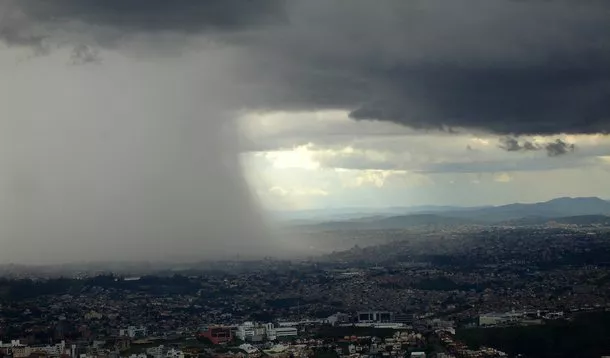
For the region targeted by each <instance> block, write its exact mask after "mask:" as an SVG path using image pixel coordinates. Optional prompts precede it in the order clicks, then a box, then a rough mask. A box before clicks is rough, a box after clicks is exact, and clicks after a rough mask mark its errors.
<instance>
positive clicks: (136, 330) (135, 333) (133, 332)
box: [119, 326, 148, 338]
mask: <svg viewBox="0 0 610 358" xmlns="http://www.w3.org/2000/svg"><path fill="white" fill-rule="evenodd" d="M119 336H121V337H129V338H143V337H146V336H148V330H147V329H146V327H136V326H129V327H127V328H126V329H121V330H119Z"/></svg>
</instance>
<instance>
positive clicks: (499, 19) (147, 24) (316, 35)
mask: <svg viewBox="0 0 610 358" xmlns="http://www.w3.org/2000/svg"><path fill="white" fill-rule="evenodd" d="M4 3H5V9H6V8H7V5H6V4H8V8H10V9H12V14H13V15H12V17H10V16H9V17H8V18H9V19H10V18H18V19H20V20H19V21H15V20H13V23H14V24H16V25H14V26H11V22H10V21H8V22H7V20H4V22H5V24H3V26H2V28H3V30H2V31H1V32H0V33H2V34H4V35H3V38H4V39H5V41H6V42H7V43H17V42H20V41H21V42H23V43H24V44H31V43H37V42H38V41H42V39H45V38H47V37H49V36H51V37H52V36H53V34H54V35H55V36H59V35H58V34H59V33H60V32H61V31H59V30H58V29H61V28H62V27H64V28H69V26H77V25H75V24H80V25H82V26H84V28H85V29H86V31H85V33H87V34H88V35H90V37H91V41H97V44H98V45H100V46H107V47H113V46H118V44H119V43H120V42H121V41H122V40H123V39H124V38H125V37H129V36H133V35H138V34H159V33H179V34H183V35H186V36H193V37H196V36H202V37H206V36H207V37H208V38H210V39H212V40H213V41H216V42H218V43H220V44H224V45H225V46H231V47H234V48H236V49H239V50H238V53H239V54H236V57H241V58H232V59H231V62H232V63H233V66H234V68H233V71H234V73H236V76H238V78H239V80H240V81H242V82H243V84H246V85H248V86H249V89H250V90H251V91H253V92H256V93H257V94H256V95H255V96H252V97H250V98H251V99H252V101H250V102H248V103H244V104H243V105H244V106H248V107H249V108H252V109H260V110H317V109H345V110H348V111H350V112H351V117H352V118H354V119H373V120H388V121H393V122H396V123H400V124H404V125H407V126H410V127H413V128H417V129H427V130H429V129H432V130H453V129H459V128H465V129H469V130H482V131H487V132H493V133H498V134H503V135H506V134H508V135H523V134H544V135H551V134H557V133H608V131H609V130H610V107H609V106H608V105H607V103H608V101H609V100H610V65H608V64H609V63H610V5H609V4H608V3H607V2H604V1H587V2H573V1H556V2H544V1H508V0H506V1H496V2H488V1H481V0H467V1H461V2H459V3H455V2H451V3H447V2H445V1H437V0H432V1H409V2H404V1H387V2H384V3H383V4H381V3H377V2H370V1H361V0H356V1H350V2H342V1H333V0H331V1H319V0H313V1H294V0H293V1H272V0H265V1H256V2H253V1H238V0H231V1H205V2H193V1H187V0H184V1H181V0H179V1H172V2H167V1H160V0H154V1H144V0H131V1H118V0H110V1H103V0H83V1H78V2H46V1H42V0H24V1H9V2H7V0H4ZM5 11H6V10H5ZM5 18H7V17H6V16H5ZM7 23H8V25H6V24H7ZM25 23H27V24H29V25H28V26H26V25H24V24H25ZM63 36H64V40H65V38H69V37H70V36H69V35H66V34H63ZM242 55H243V56H242Z"/></svg>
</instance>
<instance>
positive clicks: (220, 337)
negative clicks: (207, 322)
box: [199, 326, 233, 344]
mask: <svg viewBox="0 0 610 358" xmlns="http://www.w3.org/2000/svg"><path fill="white" fill-rule="evenodd" d="M199 335H200V336H201V337H206V338H207V339H209V340H210V341H211V342H212V343H214V344H224V343H228V342H231V341H232V340H233V333H232V332H231V328H230V327H222V326H215V327H208V329H207V330H206V331H204V332H201V333H200V334H199Z"/></svg>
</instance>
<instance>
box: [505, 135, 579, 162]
mask: <svg viewBox="0 0 610 358" xmlns="http://www.w3.org/2000/svg"><path fill="white" fill-rule="evenodd" d="M498 148H500V149H503V150H505V151H507V152H531V151H537V150H543V149H544V150H546V153H547V155H548V156H549V157H557V156H560V155H564V154H567V153H570V152H573V151H574V150H575V149H576V145H575V144H573V143H566V142H565V141H563V140H562V139H559V138H558V139H555V140H554V141H551V142H548V143H534V142H531V141H529V140H523V141H521V142H520V141H519V139H517V138H514V137H502V138H500V144H499V145H498Z"/></svg>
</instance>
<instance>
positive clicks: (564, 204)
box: [291, 197, 610, 230]
mask: <svg viewBox="0 0 610 358" xmlns="http://www.w3.org/2000/svg"><path fill="white" fill-rule="evenodd" d="M377 210H378V211H377V212H375V211H374V210H372V209H368V210H367V211H363V210H361V211H359V212H358V211H352V212H349V211H347V210H346V211H345V212H342V213H328V214H327V216H326V217H325V218H324V217H318V216H317V215H311V214H312V212H310V213H309V214H310V216H309V217H307V216H306V215H305V216H303V217H301V218H298V219H293V220H292V221H291V224H292V225H293V226H301V227H307V228H312V229H320V230H340V229H343V230H345V229H354V230H367V229H371V230H373V229H401V228H415V227H427V228H444V227H453V226H460V225H498V224H503V225H514V226H528V225H543V224H545V223H549V222H551V221H553V222H557V223H562V224H578V225H595V224H600V225H610V201H606V200H602V199H600V198H596V197H586V198H567V197H564V198H557V199H553V200H550V201H546V202H541V203H534V204H509V205H502V206H488V207H474V208H473V207H468V208H462V207H455V206H423V207H411V208H388V209H377ZM318 214H319V213H318Z"/></svg>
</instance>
